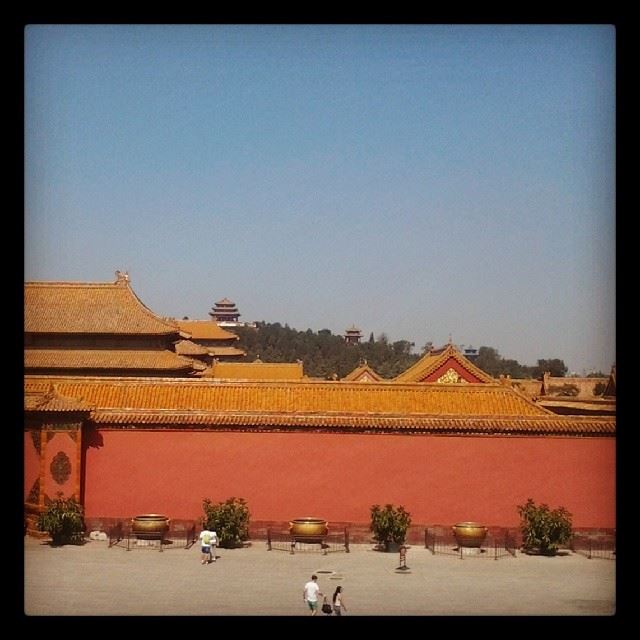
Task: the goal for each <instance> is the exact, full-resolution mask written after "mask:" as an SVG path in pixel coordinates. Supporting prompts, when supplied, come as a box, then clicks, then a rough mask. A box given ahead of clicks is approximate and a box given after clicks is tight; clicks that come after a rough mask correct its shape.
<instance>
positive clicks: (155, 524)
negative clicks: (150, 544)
mask: <svg viewBox="0 0 640 640" xmlns="http://www.w3.org/2000/svg"><path fill="white" fill-rule="evenodd" d="M168 530H169V518H167V516H163V515H160V514H157V513H146V514H143V515H140V516H136V517H135V518H132V519H131V531H132V532H133V533H134V534H135V535H136V537H138V538H142V539H143V540H162V539H163V538H164V534H165V533H166V532H167V531H168Z"/></svg>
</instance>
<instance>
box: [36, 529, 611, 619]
mask: <svg viewBox="0 0 640 640" xmlns="http://www.w3.org/2000/svg"><path fill="white" fill-rule="evenodd" d="M217 555H218V561H217V562H216V563H215V564H210V565H202V564H200V551H199V548H198V546H197V545H194V546H193V547H191V548H190V549H184V548H182V549H178V548H171V549H166V550H165V551H163V552H162V553H160V552H159V551H158V550H152V549H150V548H141V549H135V550H132V551H126V550H125V549H124V548H121V547H112V548H108V545H107V542H104V541H91V542H88V543H87V544H85V545H84V546H81V547H77V546H65V547H60V548H54V547H50V546H49V545H48V544H47V542H45V541H42V540H37V539H33V538H28V537H27V538H25V542H24V609H25V614H27V615H30V616H42V615H45V616H79V615H82V616H127V615H134V616H135V615H146V616H167V615H171V616H192V615H199V616H203V615H206V616H210V615H241V616H306V615H308V614H309V611H308V609H307V608H306V605H305V603H304V602H303V600H302V588H303V585H304V584H305V582H307V581H308V580H309V579H310V577H311V574H312V573H316V574H317V575H318V578H319V580H318V583H319V585H320V588H321V590H322V591H323V592H324V593H325V594H327V595H329V596H330V595H331V594H333V591H334V590H335V587H336V586H337V585H342V587H343V592H344V600H345V603H346V606H347V609H348V611H347V613H346V614H345V615H347V616H363V615H367V616H371V615H377V616H380V615H382V616H567V615H572V616H610V615H612V614H613V613H615V607H616V604H615V603H616V580H615V572H616V563H615V561H613V560H606V559H601V558H594V559H591V560H588V559H587V558H586V557H584V556H581V555H577V554H574V553H568V555H564V556H561V557H555V558H547V557H539V556H527V555H523V554H520V553H518V554H517V555H516V557H512V556H509V555H507V556H505V557H501V558H499V559H498V560H494V559H493V558H491V557H488V556H484V555H483V556H480V557H473V556H466V557H465V558H464V559H462V560H461V559H460V558H459V557H456V556H445V555H435V556H434V555H432V554H431V552H430V551H428V550H427V549H424V548H421V547H419V546H413V547H411V548H410V549H409V551H408V552H407V566H408V567H409V569H410V572H406V573H405V574H401V573H397V572H396V571H395V569H396V568H397V566H398V564H399V557H398V554H390V553H380V552H377V551H374V550H373V548H372V547H371V545H351V553H344V552H333V553H329V554H328V555H326V556H325V555H322V554H320V553H317V552H301V553H296V554H294V555H291V554H290V553H288V552H286V551H276V550H274V551H268V550H267V546H266V542H264V541H254V542H253V543H252V544H251V546H249V547H247V548H244V549H234V550H227V549H218V554H217ZM317 617H324V616H323V614H322V613H320V612H318V614H317Z"/></svg>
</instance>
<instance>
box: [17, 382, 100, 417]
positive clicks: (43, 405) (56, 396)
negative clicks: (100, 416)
mask: <svg viewBox="0 0 640 640" xmlns="http://www.w3.org/2000/svg"><path fill="white" fill-rule="evenodd" d="M24 408H25V411H46V412H72V413H73V412H89V411H91V409H92V406H91V405H90V404H88V403H86V402H84V400H82V399H78V398H71V397H67V396H63V395H61V394H60V393H59V391H58V390H57V389H56V386H55V385H54V384H49V387H48V389H47V390H46V391H45V392H40V393H38V392H33V391H32V392H29V393H25V395H24Z"/></svg>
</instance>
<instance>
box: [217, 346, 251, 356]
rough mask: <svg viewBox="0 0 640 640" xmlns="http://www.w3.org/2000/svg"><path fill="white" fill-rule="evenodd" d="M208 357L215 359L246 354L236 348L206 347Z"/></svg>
mask: <svg viewBox="0 0 640 640" xmlns="http://www.w3.org/2000/svg"><path fill="white" fill-rule="evenodd" d="M208 351H209V355H210V356H213V357H214V358H215V357H218V356H220V357H229V356H237V357H242V356H246V355H247V352H246V351H243V350H242V349H238V347H208Z"/></svg>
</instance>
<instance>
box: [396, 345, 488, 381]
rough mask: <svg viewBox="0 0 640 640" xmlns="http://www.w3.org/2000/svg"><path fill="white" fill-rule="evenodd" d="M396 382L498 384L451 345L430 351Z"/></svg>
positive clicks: (398, 377)
mask: <svg viewBox="0 0 640 640" xmlns="http://www.w3.org/2000/svg"><path fill="white" fill-rule="evenodd" d="M394 381H395V382H438V383H440V384H464V383H476V382H482V383H485V384H495V383H496V380H495V378H492V377H491V376H490V375H489V374H487V373H485V372H484V371H482V370H481V369H479V368H478V367H476V366H475V365H474V364H473V363H472V362H471V361H470V360H469V359H468V358H465V357H464V356H463V355H462V353H460V351H458V349H456V347H455V346H454V345H453V344H451V343H449V344H447V345H446V346H444V347H442V348H441V349H436V350H431V351H429V352H428V353H426V354H425V355H424V356H423V357H422V358H420V360H418V362H416V363H415V364H414V365H412V366H411V367H409V368H408V369H407V370H406V371H403V372H402V373H401V374H400V375H398V376H396V377H395V378H394Z"/></svg>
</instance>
